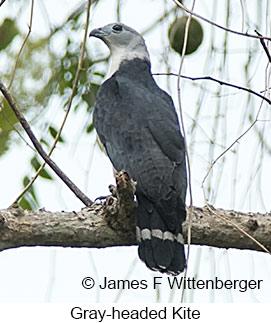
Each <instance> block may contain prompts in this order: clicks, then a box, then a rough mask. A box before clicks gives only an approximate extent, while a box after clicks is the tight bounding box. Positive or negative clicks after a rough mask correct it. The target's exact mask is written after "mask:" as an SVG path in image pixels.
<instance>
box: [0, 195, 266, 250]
mask: <svg viewBox="0 0 271 323" xmlns="http://www.w3.org/2000/svg"><path fill="white" fill-rule="evenodd" d="M126 198H127V197H124V201H122V203H120V202H119V200H118V198H116V197H113V196H110V197H109V198H107V200H106V202H105V203H103V204H93V205H92V206H91V207H89V208H85V209H82V210H81V211H80V212H78V213H76V212H48V211H45V210H39V211H23V210H21V209H19V208H18V207H12V208H9V209H6V210H1V211H0V250H4V249H8V248H15V247H20V246H64V247H91V248H101V247H110V246H124V245H125V246H128V245H134V244H136V240H135V224H134V218H133V215H131V213H132V208H133V203H134V202H133V199H132V195H131V196H130V198H128V199H126ZM189 211H192V212H193V221H192V244H198V245H207V246H214V247H221V248H237V249H251V250H259V251H262V248H261V247H260V246H259V245H257V244H256V243H255V242H254V241H252V240H251V239H250V238H249V237H247V236H246V235H244V234H242V233H241V232H240V231H239V230H238V229H236V226H238V227H240V228H242V229H243V230H244V231H245V232H247V233H249V234H250V235H251V236H253V237H254V238H255V239H256V240H258V241H259V242H260V243H261V244H263V245H264V246H265V247H266V248H267V249H269V250H271V239H270V237H271V215H270V214H259V213H241V212H236V211H232V210H222V209H211V208H210V207H205V208H198V207H193V208H191V210H189ZM230 222H231V223H230ZM186 233H187V227H186V225H184V236H185V239H186Z"/></svg>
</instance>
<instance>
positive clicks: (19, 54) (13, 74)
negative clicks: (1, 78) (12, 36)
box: [8, 0, 34, 90]
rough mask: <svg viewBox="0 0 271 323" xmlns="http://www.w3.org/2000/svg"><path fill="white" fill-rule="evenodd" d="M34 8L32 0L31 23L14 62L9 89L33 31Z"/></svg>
mask: <svg viewBox="0 0 271 323" xmlns="http://www.w3.org/2000/svg"><path fill="white" fill-rule="evenodd" d="M33 9H34V0H32V2H31V9H30V20H29V25H28V32H27V34H26V36H25V39H24V41H23V43H22V46H21V48H20V50H19V52H18V55H17V57H16V60H15V64H14V67H13V70H12V73H11V78H10V81H9V84H8V90H9V89H10V88H11V85H12V83H13V80H14V77H15V72H16V69H17V65H18V62H19V58H20V56H21V54H22V51H23V49H24V46H25V44H26V42H27V40H28V38H29V36H30V33H31V28H32V21H33Z"/></svg>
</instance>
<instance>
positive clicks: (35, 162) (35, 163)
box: [30, 156, 53, 180]
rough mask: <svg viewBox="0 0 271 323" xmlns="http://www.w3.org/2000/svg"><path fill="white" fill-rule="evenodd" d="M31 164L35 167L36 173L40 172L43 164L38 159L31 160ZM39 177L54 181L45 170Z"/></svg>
mask: <svg viewBox="0 0 271 323" xmlns="http://www.w3.org/2000/svg"><path fill="white" fill-rule="evenodd" d="M30 163H31V165H32V166H33V167H34V169H35V171H38V169H39V168H40V166H41V163H40V162H39V161H38V159H37V157H35V156H34V157H33V158H32V159H31V161H30ZM39 176H40V177H42V178H45V179H48V180H52V179H53V177H52V176H51V175H50V174H49V173H48V172H47V170H45V169H44V168H43V170H42V171H41V172H40V174H39Z"/></svg>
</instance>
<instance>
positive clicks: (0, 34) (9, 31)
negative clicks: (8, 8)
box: [0, 18, 18, 50]
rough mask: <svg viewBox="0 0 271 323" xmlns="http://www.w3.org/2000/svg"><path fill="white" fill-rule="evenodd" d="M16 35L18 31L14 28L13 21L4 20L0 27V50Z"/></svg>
mask: <svg viewBox="0 0 271 323" xmlns="http://www.w3.org/2000/svg"><path fill="white" fill-rule="evenodd" d="M17 34H18V29H17V27H16V26H15V21H14V20H11V19H10V18H6V19H5V20H4V22H3V23H2V25H1V26H0V50H3V49H5V48H6V47H7V46H8V45H9V44H10V43H11V42H12V40H13V38H14V37H15V36H16V35H17Z"/></svg>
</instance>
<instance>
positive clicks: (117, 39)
mask: <svg viewBox="0 0 271 323" xmlns="http://www.w3.org/2000/svg"><path fill="white" fill-rule="evenodd" d="M89 36H93V37H97V38H100V39H101V40H102V41H103V42H104V43H105V44H106V45H107V46H108V48H109V49H110V52H111V55H112V66H111V71H110V76H111V75H112V74H113V73H115V71H116V70H117V69H118V68H119V65H120V64H121V62H122V61H123V60H132V59H134V58H140V59H144V60H148V61H149V60H150V58H149V53H148V50H147V47H146V45H145V41H144V38H143V37H142V36H141V35H140V34H139V33H138V32H137V31H136V30H134V29H133V28H131V27H128V26H126V25H124V24H122V23H112V24H109V25H106V26H104V27H101V28H97V29H94V30H92V31H91V32H90V34H89Z"/></svg>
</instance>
